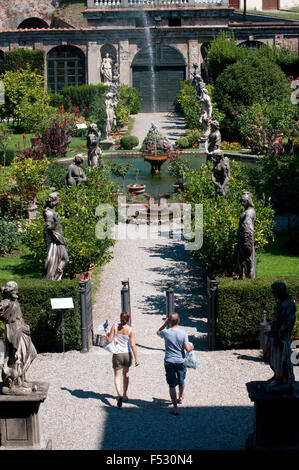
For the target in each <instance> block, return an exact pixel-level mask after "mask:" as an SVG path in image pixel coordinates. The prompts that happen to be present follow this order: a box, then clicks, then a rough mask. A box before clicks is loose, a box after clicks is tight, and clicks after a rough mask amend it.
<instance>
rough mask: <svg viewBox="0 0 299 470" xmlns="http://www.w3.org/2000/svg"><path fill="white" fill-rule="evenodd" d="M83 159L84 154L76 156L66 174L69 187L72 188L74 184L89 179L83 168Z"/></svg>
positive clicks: (66, 182) (78, 184)
mask: <svg viewBox="0 0 299 470" xmlns="http://www.w3.org/2000/svg"><path fill="white" fill-rule="evenodd" d="M83 161H84V159H83V154H78V155H76V156H75V158H74V161H73V163H71V164H70V165H69V167H68V170H67V174H66V176H65V184H66V186H67V187H68V188H70V187H71V185H72V184H75V185H76V186H80V184H81V183H85V181H86V180H87V178H86V175H85V173H84V171H83V170H82V168H81V165H82V163H83Z"/></svg>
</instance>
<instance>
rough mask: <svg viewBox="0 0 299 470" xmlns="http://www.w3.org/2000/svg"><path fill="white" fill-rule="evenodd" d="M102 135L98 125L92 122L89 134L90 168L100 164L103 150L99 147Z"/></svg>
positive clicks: (88, 158) (88, 159)
mask: <svg viewBox="0 0 299 470" xmlns="http://www.w3.org/2000/svg"><path fill="white" fill-rule="evenodd" d="M100 137H101V133H100V132H99V131H98V126H97V125H96V124H95V123H92V124H90V126H89V129H88V134H87V148H88V156H87V163H88V166H89V167H90V168H94V167H96V166H98V160H99V157H100V156H101V155H102V150H101V148H100V147H99V140H100Z"/></svg>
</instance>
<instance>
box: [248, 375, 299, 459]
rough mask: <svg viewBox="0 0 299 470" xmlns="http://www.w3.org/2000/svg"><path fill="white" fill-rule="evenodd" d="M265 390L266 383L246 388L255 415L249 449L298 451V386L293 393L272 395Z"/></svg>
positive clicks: (250, 385) (258, 383)
mask: <svg viewBox="0 0 299 470" xmlns="http://www.w3.org/2000/svg"><path fill="white" fill-rule="evenodd" d="M266 386H267V382H249V383H247V384H246V387H247V391H248V394H249V398H250V400H251V401H253V402H254V412H255V430H254V432H253V434H251V435H250V436H249V437H248V440H247V443H246V446H247V449H251V450H264V449H265V450H266V449H272V450H284V449H287V450H298V449H299V421H298V416H299V382H296V384H295V388H294V391H293V392H292V393H273V392H271V393H269V392H266Z"/></svg>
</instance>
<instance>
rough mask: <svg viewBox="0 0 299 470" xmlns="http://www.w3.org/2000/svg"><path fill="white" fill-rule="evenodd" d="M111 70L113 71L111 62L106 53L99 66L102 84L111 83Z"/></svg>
mask: <svg viewBox="0 0 299 470" xmlns="http://www.w3.org/2000/svg"><path fill="white" fill-rule="evenodd" d="M112 70H113V60H112V59H111V57H110V56H109V54H108V52H107V53H106V55H105V57H104V58H103V60H102V64H101V74H102V77H103V82H104V83H107V84H109V83H112Z"/></svg>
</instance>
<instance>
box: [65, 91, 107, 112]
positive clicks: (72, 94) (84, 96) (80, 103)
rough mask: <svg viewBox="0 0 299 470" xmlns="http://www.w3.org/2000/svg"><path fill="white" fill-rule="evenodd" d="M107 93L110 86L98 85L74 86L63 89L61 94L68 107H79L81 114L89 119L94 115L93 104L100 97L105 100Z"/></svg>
mask: <svg viewBox="0 0 299 470" xmlns="http://www.w3.org/2000/svg"><path fill="white" fill-rule="evenodd" d="M107 92H108V86H107V85H104V84H103V83H99V84H98V85H79V86H78V85H72V86H69V87H67V88H63V89H62V92H61V94H62V95H63V96H64V98H65V100H66V105H72V106H75V107H78V108H79V110H80V112H81V113H83V114H84V116H85V117H86V118H87V117H89V116H90V114H91V113H92V103H93V101H94V100H95V98H96V97H99V96H100V97H102V99H103V100H105V96H106V93H107ZM68 101H69V103H68ZM67 107H68V106H67ZM105 109H106V108H105Z"/></svg>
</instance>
